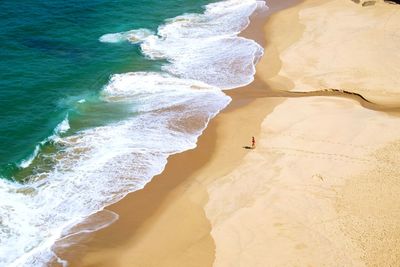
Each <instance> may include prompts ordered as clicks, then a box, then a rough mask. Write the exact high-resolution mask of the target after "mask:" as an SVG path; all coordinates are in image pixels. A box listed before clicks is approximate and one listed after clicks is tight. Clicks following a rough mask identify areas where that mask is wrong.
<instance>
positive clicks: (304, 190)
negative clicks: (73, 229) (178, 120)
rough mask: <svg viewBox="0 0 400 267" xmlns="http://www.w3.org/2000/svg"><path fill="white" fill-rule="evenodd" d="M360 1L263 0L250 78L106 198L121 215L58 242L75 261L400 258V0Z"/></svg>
mask: <svg viewBox="0 0 400 267" xmlns="http://www.w3.org/2000/svg"><path fill="white" fill-rule="evenodd" d="M356 2H357V1H354V2H353V1H351V0H329V1H323V0H306V1H302V2H301V3H297V1H268V2H267V3H268V5H269V6H270V12H269V13H270V14H269V16H268V18H266V17H264V15H265V14H263V15H260V16H256V17H253V20H252V23H251V25H250V26H249V28H248V29H247V30H246V32H244V35H245V36H247V37H251V38H253V39H256V40H257V41H258V42H259V43H260V44H262V45H263V46H264V47H265V52H264V56H263V58H262V60H261V61H260V62H259V64H258V65H257V75H256V78H255V81H254V82H253V83H252V84H250V85H249V86H246V87H244V88H240V89H237V90H233V91H227V92H226V93H227V94H228V95H230V96H231V97H232V99H233V100H232V103H231V105H230V106H228V108H226V109H225V110H224V111H223V112H221V113H220V114H219V115H218V116H217V117H216V118H215V119H213V120H212V121H211V123H210V124H209V126H208V128H207V129H206V130H205V132H204V133H203V135H202V136H201V137H200V138H199V141H198V146H197V147H196V148H195V149H193V150H190V151H187V152H184V153H181V154H177V155H174V156H172V157H170V159H169V162H168V164H167V167H166V169H165V170H164V172H163V173H162V174H161V175H158V176H156V177H154V179H153V180H152V181H151V182H150V183H149V184H147V185H146V187H145V188H144V189H143V190H140V191H137V192H134V193H131V194H129V195H128V196H127V197H125V198H124V199H123V200H121V201H120V202H118V203H116V204H114V205H111V206H109V207H108V208H107V210H110V211H112V212H115V213H116V214H118V215H119V219H118V220H117V221H116V222H115V223H113V224H112V225H110V226H109V227H106V228H104V229H102V230H100V231H97V232H94V233H90V234H87V235H84V236H81V237H80V238H79V242H77V243H76V244H73V245H71V246H70V247H67V248H56V252H57V253H58V254H59V255H60V256H61V257H62V258H64V259H66V260H67V261H68V262H69V266H396V265H398V263H399V262H400V201H399V197H398V192H399V191H400V180H399V177H400V167H399V166H400V156H399V153H398V151H399V149H400V117H399V114H400V113H399V107H400V95H399V94H400V77H399V75H397V73H398V72H399V66H400V56H399V54H398V48H400V47H399V42H398V41H399V40H400V39H399V36H400V31H399V30H400V28H399V26H398V25H400V23H399V22H400V21H399V18H400V16H398V15H396V14H400V13H398V12H399V10H400V6H398V5H393V4H389V3H384V2H383V1H376V2H374V1H373V2H374V3H372V2H371V1H367V2H370V3H367V4H365V1H361V2H360V3H356ZM328 14H329V15H328ZM261 29H262V30H261ZM350 93H354V94H350ZM369 107H370V108H369ZM251 136H255V138H256V148H255V149H253V150H250V149H245V148H244V147H245V146H248V145H250V140H251ZM55 265H56V264H55Z"/></svg>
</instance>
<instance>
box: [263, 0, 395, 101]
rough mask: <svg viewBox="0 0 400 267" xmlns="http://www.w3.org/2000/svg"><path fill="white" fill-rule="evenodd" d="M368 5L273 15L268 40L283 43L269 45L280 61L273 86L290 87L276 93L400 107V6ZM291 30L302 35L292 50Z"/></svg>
mask: <svg viewBox="0 0 400 267" xmlns="http://www.w3.org/2000/svg"><path fill="white" fill-rule="evenodd" d="M364 2H365V1H364ZM364 2H363V4H361V3H360V4H356V3H354V2H352V1H350V0H330V1H318V0H317V1H316V0H314V1H304V2H303V3H302V4H301V5H297V6H296V7H293V8H290V9H287V10H284V11H282V12H280V13H278V14H276V15H274V16H273V18H272V20H271V23H272V24H274V25H275V27H273V28H271V29H269V30H268V34H269V35H273V36H278V35H279V37H278V38H275V39H270V43H269V45H270V46H272V47H274V49H276V50H278V53H279V54H280V59H281V60H282V68H281V69H280V71H279V75H278V76H277V77H275V78H274V80H275V81H276V82H280V83H284V84H287V83H289V84H290V86H289V87H287V86H286V87H284V86H278V88H277V89H279V90H291V91H296V92H304V91H306V92H307V91H319V90H324V89H338V90H345V91H350V92H355V93H358V94H361V95H362V96H363V97H365V98H366V99H368V100H369V101H372V102H374V103H379V104H384V105H390V106H397V107H398V106H400V92H399V88H400V76H399V75H398V74H399V73H400V53H399V49H400V6H399V5H392V4H388V3H384V2H383V1H367V2H368V3H369V4H365V3H364ZM293 29H301V31H302V33H301V34H300V39H299V40H298V41H296V42H294V43H292V44H290V43H288V42H287V37H292V38H296V37H297V36H294V35H296V34H295V31H293ZM282 33H283V34H282ZM269 35H267V36H269ZM267 38H268V37H267ZM288 45H289V47H287V46H288ZM267 61H268V60H267V59H266V60H265V62H266V63H267ZM261 76H263V77H264V79H268V78H269V77H268V75H261Z"/></svg>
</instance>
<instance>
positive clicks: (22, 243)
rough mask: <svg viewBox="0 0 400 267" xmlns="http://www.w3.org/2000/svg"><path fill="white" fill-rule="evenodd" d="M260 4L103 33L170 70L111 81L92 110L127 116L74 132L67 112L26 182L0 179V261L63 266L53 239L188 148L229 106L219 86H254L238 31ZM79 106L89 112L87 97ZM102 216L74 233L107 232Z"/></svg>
mask: <svg viewBox="0 0 400 267" xmlns="http://www.w3.org/2000/svg"><path fill="white" fill-rule="evenodd" d="M263 7H265V5H264V2H263V1H256V0H229V1H223V2H218V3H213V4H210V5H207V6H205V12H204V13H203V14H185V15H182V16H178V17H175V18H172V19H169V20H167V21H166V22H165V24H163V25H161V26H160V27H159V28H158V31H157V33H156V34H154V33H152V32H150V31H149V30H146V29H138V30H132V31H128V32H122V33H113V34H105V35H103V36H101V37H100V41H101V42H109V43H115V42H121V41H130V42H131V43H136V44H139V45H140V47H141V50H142V52H143V54H144V55H145V56H146V57H148V58H149V59H166V60H167V61H168V64H165V65H164V66H163V67H162V70H163V71H162V72H161V73H156V72H131V73H123V74H115V75H113V76H112V77H111V78H110V81H109V83H108V84H107V85H106V86H105V87H104V89H103V90H102V92H101V94H100V95H99V99H98V103H96V105H99V104H100V105H104V106H107V105H110V104H111V105H110V106H111V107H120V109H122V110H123V111H124V114H125V113H126V114H128V115H129V116H125V117H124V116H122V117H121V116H119V115H118V116H110V117H112V118H113V119H112V120H110V121H107V122H106V123H101V124H99V123H97V122H96V123H93V124H91V126H86V127H80V128H79V127H78V128H74V127H73V123H72V118H69V117H68V116H67V117H66V118H65V120H64V121H62V122H61V123H60V124H59V125H58V126H57V127H56V128H55V130H54V133H53V135H51V136H50V137H49V138H47V139H46V140H44V141H43V142H42V143H40V144H39V145H38V147H37V149H35V151H33V153H32V155H31V156H30V157H28V158H27V159H25V160H24V161H22V162H21V163H20V166H19V167H20V168H21V169H22V171H21V173H22V174H21V175H23V181H24V183H16V182H11V181H8V180H6V179H0V246H1V249H0V265H1V266H3V265H4V266H41V265H45V263H46V262H48V261H49V260H50V259H53V260H56V261H58V262H59V263H60V264H65V262H63V260H61V259H59V258H57V256H56V255H55V254H54V252H53V251H52V249H51V248H52V246H54V244H55V243H56V241H57V240H58V241H60V240H68V241H70V240H71V238H72V237H74V238H75V236H76V232H74V226H76V225H77V224H78V223H79V222H82V220H84V219H85V218H87V217H88V216H90V215H92V214H94V213H95V212H97V211H99V210H102V209H103V208H104V207H105V206H106V205H109V204H111V203H113V202H115V201H118V200H119V199H121V198H122V197H124V196H125V195H126V194H127V193H129V192H132V191H135V190H139V189H141V188H143V186H144V185H145V184H146V183H147V182H148V181H149V180H151V178H152V177H153V176H154V175H157V174H159V173H161V172H162V170H163V169H164V167H165V164H166V163H167V158H168V157H169V156H170V155H172V154H174V153H178V152H181V151H185V150H188V149H191V148H194V147H195V146H196V142H197V138H198V136H199V135H200V134H201V133H202V131H203V130H204V129H205V127H206V126H207V124H208V122H209V120H210V119H211V118H213V117H214V116H215V115H216V114H217V113H218V112H219V111H220V110H222V109H223V108H224V107H226V105H228V103H229V101H230V98H229V97H228V96H226V95H225V94H224V93H223V92H222V91H221V89H230V88H235V87H238V86H242V85H245V84H248V83H250V82H251V81H252V80H253V75H254V73H255V64H256V62H257V61H258V59H259V58H260V56H261V55H262V53H263V50H262V48H261V47H260V46H259V45H258V44H257V43H255V42H254V41H252V40H248V39H245V38H242V37H238V36H237V35H238V33H239V32H240V31H241V30H243V29H244V28H245V27H246V26H247V25H248V23H249V16H250V15H251V14H252V13H253V12H254V11H255V10H256V9H257V8H263ZM78 103H79V105H80V106H82V107H85V108H86V109H85V110H95V109H91V106H90V105H92V103H91V101H85V100H80V101H78ZM96 107H97V106H96ZM110 112H112V110H111V111H110ZM75 119H76V118H75ZM84 122H86V120H85V119H82V120H81V121H80V122H79V123H76V122H75V123H76V124H78V125H82V124H84ZM70 123H71V125H70ZM93 125H94V126H93ZM103 219H104V221H101V223H99V224H98V227H97V226H96V225H97V224H93V225H91V227H88V228H85V227H83V226H82V227H83V229H81V228H80V229H79V230H77V232H78V233H83V232H85V231H94V230H96V229H97V228H100V227H105V226H106V225H107V220H109V222H110V223H111V222H112V221H113V220H115V219H116V216H115V215H112V214H111V215H110V214H109V216H106V217H104V218H103ZM68 229H69V230H68ZM75 230H76V229H75ZM72 239H73V238H72ZM58 243H59V242H58Z"/></svg>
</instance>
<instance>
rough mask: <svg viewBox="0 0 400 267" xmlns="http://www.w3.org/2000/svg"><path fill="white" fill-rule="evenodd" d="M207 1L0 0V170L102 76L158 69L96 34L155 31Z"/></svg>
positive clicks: (132, 49)
mask: <svg viewBox="0 0 400 267" xmlns="http://www.w3.org/2000/svg"><path fill="white" fill-rule="evenodd" d="M207 2H210V1H206V0H200V1H199V0H196V1H195V0H192V1H188V0H178V1H176V0H166V1H156V0H125V1H122V0H121V1H102V0H91V1H77V0H73V1H61V0H56V1H53V0H52V1H33V0H22V1H11V0H4V1H0V10H1V11H0V12H2V14H1V16H0V25H1V26H0V27H1V32H2V34H1V35H0V43H1V46H2V47H1V50H0V53H1V54H0V58H1V61H0V75H1V76H0V173H2V174H3V176H7V177H11V176H12V172H11V173H10V167H11V166H13V167H14V166H15V164H18V163H19V162H20V161H21V160H23V159H25V158H27V157H29V155H30V154H31V153H32V151H33V150H34V149H35V146H36V145H37V144H38V143H39V142H41V141H42V140H44V139H45V138H46V137H48V136H50V135H51V134H52V132H53V130H54V128H55V127H56V126H57V124H59V123H60V122H61V121H62V120H63V119H64V117H65V115H66V114H67V112H71V110H72V111H73V109H74V106H73V105H74V102H76V100H78V99H82V98H91V99H93V100H94V101H96V100H95V99H96V95H97V94H98V92H99V91H100V90H101V89H102V87H103V86H104V85H105V84H106V83H107V81H108V79H109V77H110V75H112V74H114V73H121V72H127V71H137V70H144V71H146V70H157V69H159V66H160V64H159V63H158V62H155V61H150V60H146V59H145V57H144V56H143V55H141V53H140V51H139V46H138V45H131V44H129V43H127V42H125V43H118V44H101V43H99V41H98V38H99V37H100V36H102V35H103V34H106V33H111V32H123V31H128V30H130V29H136V28H147V29H151V30H156V29H157V27H158V25H160V24H161V23H162V22H163V21H164V20H165V19H166V18H171V17H175V16H177V15H179V14H182V13H185V12H201V7H202V6H203V5H204V4H206V3H207ZM93 108H94V109H96V107H93ZM96 113H97V115H96V118H83V116H85V114H82V118H76V120H79V119H82V120H85V122H84V124H86V123H89V124H90V123H95V124H99V123H100V124H101V123H102V120H103V118H108V117H109V114H108V111H107V109H106V110H102V108H100V110H96ZM101 113H105V114H101ZM87 120H99V121H94V122H88V121H87ZM76 124H79V126H82V125H81V123H79V122H76ZM11 169H13V170H14V168H11Z"/></svg>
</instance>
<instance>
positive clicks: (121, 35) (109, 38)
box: [99, 29, 154, 44]
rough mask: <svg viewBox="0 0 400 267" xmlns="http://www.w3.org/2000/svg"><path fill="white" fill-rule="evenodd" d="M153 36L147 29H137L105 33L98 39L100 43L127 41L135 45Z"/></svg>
mask: <svg viewBox="0 0 400 267" xmlns="http://www.w3.org/2000/svg"><path fill="white" fill-rule="evenodd" d="M152 34H154V33H153V32H152V31H150V30H147V29H137V30H131V31H127V32H117V33H107V34H104V35H103V36H101V37H100V38H99V41H100V42H102V43H120V42H125V41H129V42H131V43H134V44H137V43H140V42H142V41H143V40H144V39H145V38H147V37H148V36H150V35H152Z"/></svg>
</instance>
